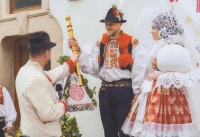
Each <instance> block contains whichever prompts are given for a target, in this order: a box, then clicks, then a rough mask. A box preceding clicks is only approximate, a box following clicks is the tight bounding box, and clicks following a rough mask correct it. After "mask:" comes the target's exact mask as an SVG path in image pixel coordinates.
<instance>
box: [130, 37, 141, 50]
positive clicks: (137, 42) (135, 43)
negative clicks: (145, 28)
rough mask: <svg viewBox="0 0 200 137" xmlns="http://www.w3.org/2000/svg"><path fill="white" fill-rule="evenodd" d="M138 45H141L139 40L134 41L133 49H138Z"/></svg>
mask: <svg viewBox="0 0 200 137" xmlns="http://www.w3.org/2000/svg"><path fill="white" fill-rule="evenodd" d="M138 44H140V42H139V40H138V39H133V41H132V47H133V48H135V47H137V45H138Z"/></svg>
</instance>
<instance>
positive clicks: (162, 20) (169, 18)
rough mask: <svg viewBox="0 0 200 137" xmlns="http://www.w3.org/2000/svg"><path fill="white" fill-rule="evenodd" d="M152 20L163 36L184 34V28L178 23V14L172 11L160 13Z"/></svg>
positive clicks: (165, 37) (166, 37)
mask: <svg viewBox="0 0 200 137" xmlns="http://www.w3.org/2000/svg"><path fill="white" fill-rule="evenodd" d="M152 22H153V25H154V26H155V27H156V28H157V29H158V30H159V35H160V37H161V38H164V39H168V38H169V36H170V35H180V36H183V32H184V30H183V28H182V27H181V25H179V24H178V20H177V18H176V16H175V15H174V14H173V13H172V12H171V11H169V12H165V13H163V14H160V15H159V16H157V17H156V18H155V19H154V20H153V21H152Z"/></svg>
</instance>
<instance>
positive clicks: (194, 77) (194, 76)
mask: <svg viewBox="0 0 200 137" xmlns="http://www.w3.org/2000/svg"><path fill="white" fill-rule="evenodd" d="M199 80H200V70H199V69H196V70H190V71H188V72H186V73H179V72H166V73H162V74H160V76H159V77H158V80H157V83H156V86H157V87H160V86H163V87H164V88H166V89H168V88H170V87H171V86H174V87H175V88H182V87H183V86H185V87H192V86H194V85H196V84H198V81H199Z"/></svg>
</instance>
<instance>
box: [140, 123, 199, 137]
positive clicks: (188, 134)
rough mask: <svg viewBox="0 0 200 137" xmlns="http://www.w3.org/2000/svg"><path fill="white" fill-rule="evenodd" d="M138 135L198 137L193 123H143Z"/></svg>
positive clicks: (144, 136) (151, 136)
mask: <svg viewBox="0 0 200 137" xmlns="http://www.w3.org/2000/svg"><path fill="white" fill-rule="evenodd" d="M139 137H198V131H197V130H196V127H195V125H194V124H193V123H188V124H170V125H162V124H157V123H154V122H152V123H150V122H148V123H144V124H143V130H142V133H141V135H140V136H139Z"/></svg>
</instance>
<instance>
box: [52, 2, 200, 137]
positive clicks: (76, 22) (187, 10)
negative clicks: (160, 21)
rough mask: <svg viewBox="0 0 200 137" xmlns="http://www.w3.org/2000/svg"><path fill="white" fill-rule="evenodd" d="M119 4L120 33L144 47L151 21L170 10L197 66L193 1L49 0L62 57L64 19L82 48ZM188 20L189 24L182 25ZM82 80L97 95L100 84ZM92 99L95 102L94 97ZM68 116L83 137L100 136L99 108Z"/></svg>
mask: <svg viewBox="0 0 200 137" xmlns="http://www.w3.org/2000/svg"><path fill="white" fill-rule="evenodd" d="M174 1H176V0H174ZM120 2H121V3H123V6H122V11H123V12H124V19H126V20H127V23H125V24H123V26H122V29H123V30H124V32H126V33H128V34H130V35H133V36H134V37H136V38H138V39H139V40H140V42H141V43H143V44H146V45H148V43H150V42H151V41H152V37H151V34H150V30H151V21H152V19H153V18H154V17H155V16H156V15H158V14H160V13H161V12H162V11H166V10H171V9H172V6H173V11H174V13H175V14H176V15H177V17H178V20H179V22H180V23H181V24H183V27H184V28H185V43H186V45H185V47H186V48H187V49H188V50H189V51H190V53H191V57H192V58H193V65H194V66H195V65H196V63H199V64H200V56H199V52H198V51H196V50H195V47H196V46H200V12H199V13H196V0H178V2H173V3H170V2H169V0H121V1H120V0H71V1H70V0H50V9H51V12H52V14H53V15H54V16H55V17H56V18H57V19H58V21H59V23H60V24H61V28H62V30H63V54H65V55H66V54H67V55H71V51H70V50H69V49H68V48H67V47H68V44H67V39H68V33H67V28H66V21H65V16H66V15H70V16H71V21H72V25H73V29H74V35H75V37H76V38H77V39H78V41H79V44H80V46H83V45H84V44H86V43H92V42H96V41H97V40H98V39H100V38H101V35H102V33H103V32H105V29H104V24H102V23H100V22H99V20H101V19H103V18H105V15H106V13H107V11H108V9H109V8H110V7H111V6H112V5H113V4H116V5H118V4H119V3H120ZM188 16H190V17H191V18H192V20H193V22H191V23H185V20H186V18H187V17H188ZM196 30H197V31H196ZM198 32H199V35H198ZM85 76H86V77H87V78H88V79H89V85H90V86H91V87H93V86H96V87H97V94H98V89H99V87H100V80H98V79H96V78H93V77H91V76H89V75H85ZM96 99H97V100H98V95H97V96H96ZM70 115H71V116H76V118H77V121H78V125H79V127H80V132H81V133H82V134H83V137H103V136H104V135H103V128H102V124H101V120H100V114H99V108H96V109H95V110H94V111H92V112H78V113H77V112H76V113H70Z"/></svg>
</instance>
